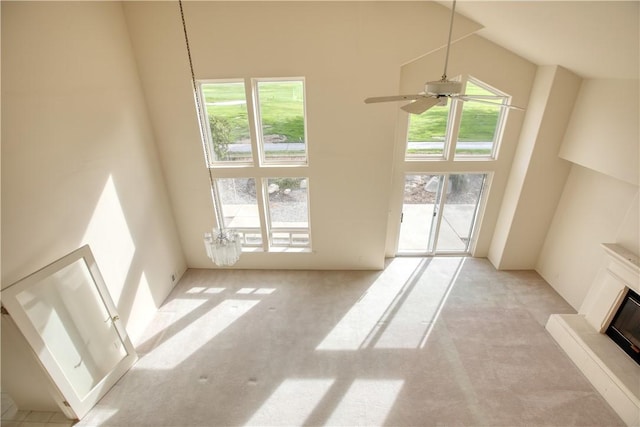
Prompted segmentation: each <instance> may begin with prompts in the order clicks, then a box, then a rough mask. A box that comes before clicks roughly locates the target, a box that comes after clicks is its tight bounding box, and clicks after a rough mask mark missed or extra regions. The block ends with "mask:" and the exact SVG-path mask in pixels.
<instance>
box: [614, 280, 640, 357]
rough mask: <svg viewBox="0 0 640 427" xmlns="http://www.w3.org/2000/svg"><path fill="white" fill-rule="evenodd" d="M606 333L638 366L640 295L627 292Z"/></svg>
mask: <svg viewBox="0 0 640 427" xmlns="http://www.w3.org/2000/svg"><path fill="white" fill-rule="evenodd" d="M606 333H607V335H609V336H610V337H611V339H613V341H615V342H616V344H618V345H619V346H620V347H621V348H622V349H623V350H624V351H625V352H626V353H627V354H628V355H629V356H631V358H632V359H633V360H635V361H636V363H637V364H639V365H640V295H638V294H637V293H635V292H634V291H633V290H631V289H629V290H628V291H627V295H626V296H625V298H624V300H623V301H622V304H621V305H620V308H619V309H618V311H617V312H616V315H615V316H614V318H613V321H612V322H611V325H609V327H608V328H607V331H606Z"/></svg>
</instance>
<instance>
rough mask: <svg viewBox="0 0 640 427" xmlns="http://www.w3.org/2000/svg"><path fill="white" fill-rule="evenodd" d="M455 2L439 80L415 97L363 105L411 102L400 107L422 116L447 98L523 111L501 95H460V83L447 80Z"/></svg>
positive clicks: (375, 99)
mask: <svg viewBox="0 0 640 427" xmlns="http://www.w3.org/2000/svg"><path fill="white" fill-rule="evenodd" d="M455 10H456V0H453V5H452V6H451V22H450V24H449V37H448V40H447V51H446V55H445V60H444V72H443V73H442V78H441V79H440V80H435V81H430V82H427V83H426V84H425V86H424V92H421V93H419V94H415V95H395V96H378V97H373V98H367V99H365V100H364V102H365V104H373V103H378V102H394V101H395V102H397V101H411V102H410V103H409V104H406V105H403V106H402V107H400V108H401V109H402V110H404V111H406V112H408V113H410V114H422V113H424V112H425V111H427V110H428V109H429V108H431V107H435V106H436V105H438V106H446V105H447V103H448V100H449V98H451V99H458V100H460V101H463V102H464V101H473V102H479V103H482V104H489V105H495V106H497V107H505V108H513V109H516V110H523V109H522V108H520V107H516V106H513V105H509V104H507V103H506V102H505V101H506V100H507V98H508V97H507V96H501V95H465V94H462V93H461V92H462V82H460V81H457V80H449V79H447V65H448V64H449V50H450V49H451V33H452V31H453V18H454V16H455Z"/></svg>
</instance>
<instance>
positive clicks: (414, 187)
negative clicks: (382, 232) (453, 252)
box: [398, 175, 442, 253]
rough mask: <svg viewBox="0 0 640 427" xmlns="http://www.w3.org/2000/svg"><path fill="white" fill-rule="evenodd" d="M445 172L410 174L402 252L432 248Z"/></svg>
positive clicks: (401, 226)
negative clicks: (431, 243)
mask: <svg viewBox="0 0 640 427" xmlns="http://www.w3.org/2000/svg"><path fill="white" fill-rule="evenodd" d="M441 181H442V176H441V175H406V176H405V180H404V201H403V204H402V224H401V225H400V240H399V242H398V252H405V253H410V252H420V253H426V252H429V251H430V244H429V242H430V241H431V236H432V235H433V233H434V232H435V226H434V225H435V222H434V221H435V219H436V205H437V201H438V194H439V191H440V187H441Z"/></svg>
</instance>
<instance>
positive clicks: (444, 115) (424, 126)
mask: <svg viewBox="0 0 640 427" xmlns="http://www.w3.org/2000/svg"><path fill="white" fill-rule="evenodd" d="M448 120H449V105H446V106H444V107H442V106H435V107H431V108H430V109H428V110H427V111H425V112H424V113H422V114H409V131H408V136H407V152H406V156H405V157H406V159H408V160H410V159H420V158H424V157H440V158H441V157H444V149H445V141H446V136H447V123H448Z"/></svg>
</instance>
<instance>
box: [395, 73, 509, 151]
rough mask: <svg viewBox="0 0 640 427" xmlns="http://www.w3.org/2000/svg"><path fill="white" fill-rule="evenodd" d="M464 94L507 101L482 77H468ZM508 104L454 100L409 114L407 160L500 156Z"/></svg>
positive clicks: (506, 98) (505, 97) (503, 95)
mask: <svg viewBox="0 0 640 427" xmlns="http://www.w3.org/2000/svg"><path fill="white" fill-rule="evenodd" d="M464 93H465V94H468V95H479V96H498V97H501V98H502V99H497V100H495V99H492V100H491V102H497V103H500V102H501V101H505V102H506V101H507V100H508V96H507V95H506V94H504V93H502V92H500V91H498V90H496V89H493V88H491V87H489V86H488V85H486V84H484V83H482V82H480V81H479V80H476V79H473V78H471V77H470V78H468V79H467V81H466V84H465V88H464ZM504 112H505V107H501V106H499V105H490V104H487V103H484V102H474V101H464V102H463V101H460V100H456V99H452V100H450V101H449V103H448V105H447V106H445V107H440V106H436V107H433V108H430V109H429V110H427V111H425V112H424V113H422V114H411V115H410V116H409V129H408V134H407V149H406V155H405V158H406V160H447V159H449V158H451V157H453V159H454V160H474V159H494V158H496V157H497V154H498V153H497V151H498V147H499V142H500V137H501V131H502V126H503V122H504V120H505V114H504Z"/></svg>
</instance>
